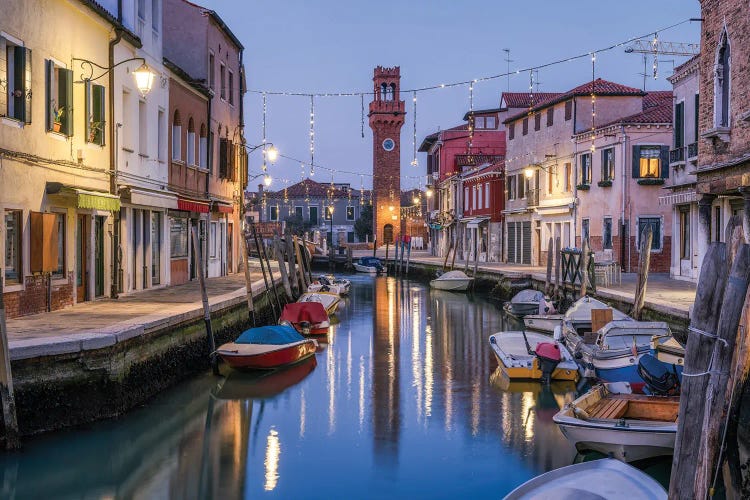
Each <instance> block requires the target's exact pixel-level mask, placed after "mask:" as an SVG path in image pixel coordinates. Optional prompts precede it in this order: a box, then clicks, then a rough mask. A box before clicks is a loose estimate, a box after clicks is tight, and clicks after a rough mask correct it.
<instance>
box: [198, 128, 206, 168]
mask: <svg viewBox="0 0 750 500" xmlns="http://www.w3.org/2000/svg"><path fill="white" fill-rule="evenodd" d="M198 166H199V167H201V168H208V133H207V132H206V124H205V123H201V135H200V139H199V141H198Z"/></svg>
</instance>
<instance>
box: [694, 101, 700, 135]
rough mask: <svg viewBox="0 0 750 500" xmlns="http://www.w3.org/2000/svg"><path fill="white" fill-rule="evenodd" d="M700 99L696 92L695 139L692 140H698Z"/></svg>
mask: <svg viewBox="0 0 750 500" xmlns="http://www.w3.org/2000/svg"><path fill="white" fill-rule="evenodd" d="M699 111H700V99H699V98H698V94H695V111H694V112H695V139H694V140H693V142H698V122H699V120H700V113H699Z"/></svg>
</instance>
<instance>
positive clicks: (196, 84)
mask: <svg viewBox="0 0 750 500" xmlns="http://www.w3.org/2000/svg"><path fill="white" fill-rule="evenodd" d="M164 66H165V67H166V68H167V69H168V70H169V71H171V72H172V73H174V74H175V75H177V76H178V77H180V79H181V80H183V81H184V82H185V83H187V84H188V85H190V86H191V87H193V88H194V89H195V90H197V91H198V92H200V93H201V94H202V95H204V96H206V97H208V98H210V97H211V91H210V90H209V89H208V87H206V85H205V84H204V82H205V80H202V79H201V80H197V79H195V78H193V77H192V76H190V75H188V73H187V71H185V70H184V69H182V68H180V67H179V66H177V65H176V64H175V63H173V62H172V61H170V60H169V59H167V58H166V57H165V58H164Z"/></svg>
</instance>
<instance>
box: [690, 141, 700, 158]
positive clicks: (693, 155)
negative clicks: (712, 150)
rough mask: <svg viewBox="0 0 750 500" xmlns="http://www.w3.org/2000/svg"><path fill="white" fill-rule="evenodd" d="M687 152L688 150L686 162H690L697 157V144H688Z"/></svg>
mask: <svg viewBox="0 0 750 500" xmlns="http://www.w3.org/2000/svg"><path fill="white" fill-rule="evenodd" d="M687 150H688V154H687V155H688V160H692V159H693V158H697V157H698V143H697V142H692V143H690V144H688V147H687Z"/></svg>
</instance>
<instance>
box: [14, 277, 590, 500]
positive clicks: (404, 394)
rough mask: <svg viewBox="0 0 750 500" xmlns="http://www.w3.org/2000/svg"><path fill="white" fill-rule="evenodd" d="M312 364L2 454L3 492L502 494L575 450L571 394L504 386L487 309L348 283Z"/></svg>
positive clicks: (414, 288)
mask: <svg viewBox="0 0 750 500" xmlns="http://www.w3.org/2000/svg"><path fill="white" fill-rule="evenodd" d="M351 279H352V281H353V284H352V285H353V286H352V291H351V294H350V296H349V297H348V298H346V299H345V301H344V303H343V304H342V307H341V309H340V310H339V313H338V319H339V322H338V324H336V325H335V326H334V327H333V328H332V330H333V331H332V333H331V334H329V336H328V338H327V340H326V341H325V342H322V343H321V346H320V349H319V352H318V353H317V354H316V355H315V358H314V359H310V360H309V361H307V362H305V363H302V364H300V365H297V366H295V367H293V368H291V369H288V370H285V371H281V372H277V373H271V374H263V375H250V374H241V373H237V372H232V371H231V370H229V369H227V367H222V370H223V373H224V374H225V375H227V376H226V377H224V378H217V377H214V376H212V375H210V374H206V375H203V376H200V377H197V378H195V379H193V380H191V381H188V382H186V383H184V384H181V385H179V386H177V387H175V388H173V389H172V390H170V391H169V392H168V393H166V394H163V395H161V396H159V397H158V398H156V399H155V400H153V401H151V402H150V403H149V404H147V405H146V406H145V407H143V408H140V409H138V410H136V411H133V412H131V413H130V414H128V415H126V416H124V417H122V418H120V419H118V420H110V421H106V422H99V423H96V424H93V425H91V426H90V427H88V428H84V429H76V430H73V431H68V432H62V433H55V434H50V435H46V436H41V437H38V438H34V439H30V440H28V441H26V442H25V446H24V449H23V450H22V451H21V452H19V453H15V454H11V455H3V456H2V457H0V497H2V498H17V499H26V498H107V499H108V498H149V499H150V498H222V499H224V498H227V499H231V498H257V497H269V498H270V497H277V498H342V497H348V498H385V497H388V498H393V497H397V498H425V497H427V498H456V497H457V496H459V497H470V498H498V497H501V496H502V495H504V494H505V493H507V492H509V491H510V490H511V489H513V488H514V487H515V486H518V485H519V484H521V483H522V482H524V481H525V480H527V479H529V478H532V477H534V476H536V475H538V474H540V473H542V472H545V471H548V470H551V469H554V468H558V467H562V466H565V465H570V464H571V463H573V461H574V459H576V452H575V449H574V448H573V447H572V446H571V445H570V444H569V443H568V442H567V441H566V440H565V438H564V437H563V436H562V434H561V433H560V432H559V430H558V429H557V426H556V425H555V424H554V422H553V421H552V416H553V415H554V414H555V413H556V412H557V411H558V409H559V408H560V407H561V405H563V404H565V403H566V402H568V401H571V400H572V399H573V398H574V397H575V394H576V387H575V386H574V385H573V384H559V383H555V384H552V386H551V387H546V388H545V387H542V386H541V385H540V384H538V383H532V382H529V383H523V382H512V383H509V382H508V381H507V380H503V378H502V377H501V376H500V374H499V372H498V371H497V370H496V368H497V362H496V361H495V359H494V356H493V355H492V353H491V350H490V348H489V344H488V341H487V339H488V337H489V335H490V334H492V333H494V332H497V331H500V330H504V329H511V328H517V327H518V325H517V324H515V323H514V322H513V321H511V320H509V319H508V318H505V317H504V316H503V315H502V314H501V312H500V309H499V308H498V306H497V304H495V303H492V302H489V301H487V300H485V299H483V298H480V297H471V296H467V295H465V294H456V293H451V292H441V291H435V290H430V289H429V287H428V286H426V285H425V284H423V283H421V282H415V281H408V280H403V281H401V280H397V279H394V278H390V277H389V278H385V277H378V278H374V277H370V276H364V275H357V276H351Z"/></svg>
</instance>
